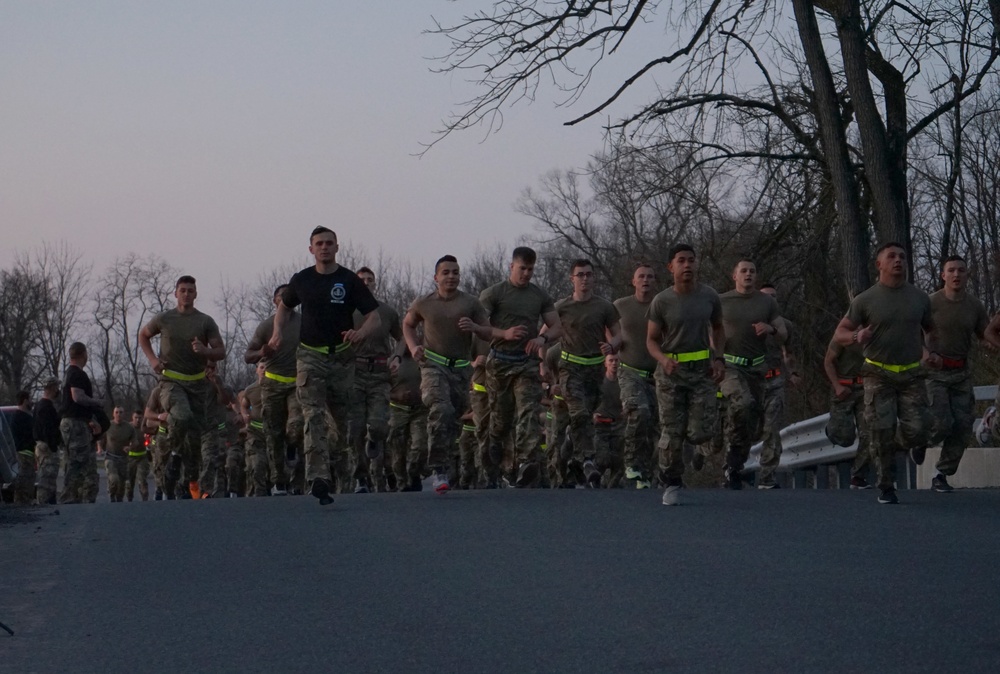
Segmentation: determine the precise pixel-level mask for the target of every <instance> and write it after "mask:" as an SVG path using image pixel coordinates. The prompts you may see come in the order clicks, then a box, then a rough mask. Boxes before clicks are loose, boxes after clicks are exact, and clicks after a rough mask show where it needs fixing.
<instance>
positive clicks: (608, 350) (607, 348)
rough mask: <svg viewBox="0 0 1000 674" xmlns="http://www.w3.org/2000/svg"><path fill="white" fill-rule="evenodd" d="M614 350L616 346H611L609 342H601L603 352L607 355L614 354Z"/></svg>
mask: <svg viewBox="0 0 1000 674" xmlns="http://www.w3.org/2000/svg"><path fill="white" fill-rule="evenodd" d="M614 352H615V347H613V346H611V345H610V344H608V343H607V342H601V353H603V354H604V355H605V356H607V355H608V354H612V353H614Z"/></svg>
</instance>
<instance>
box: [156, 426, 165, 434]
mask: <svg viewBox="0 0 1000 674" xmlns="http://www.w3.org/2000/svg"><path fill="white" fill-rule="evenodd" d="M156 432H157V433H163V434H164V435H166V434H167V429H166V428H164V427H163V426H160V427H159V428H157V429H156Z"/></svg>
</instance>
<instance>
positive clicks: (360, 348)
mask: <svg viewBox="0 0 1000 674" xmlns="http://www.w3.org/2000/svg"><path fill="white" fill-rule="evenodd" d="M375 311H377V312H378V317H379V320H380V321H381V322H380V324H379V327H378V329H377V330H376V331H375V332H373V333H372V334H370V335H369V336H368V337H367V338H366V339H365V340H364V341H362V342H361V343H360V344H357V345H355V347H354V354H355V355H356V356H358V357H360V358H387V357H388V356H389V355H390V354H391V353H392V346H393V340H394V339H402V338H403V331H402V329H401V328H400V325H399V312H398V311H396V310H395V309H393V308H392V307H390V306H389V305H388V304H381V303H380V304H379V305H378V309H376V310H375ZM364 322H365V316H364V315H362V313H361V312H360V311H355V312H354V329H355V330H357V329H358V328H360V327H361V324H362V323H364Z"/></svg>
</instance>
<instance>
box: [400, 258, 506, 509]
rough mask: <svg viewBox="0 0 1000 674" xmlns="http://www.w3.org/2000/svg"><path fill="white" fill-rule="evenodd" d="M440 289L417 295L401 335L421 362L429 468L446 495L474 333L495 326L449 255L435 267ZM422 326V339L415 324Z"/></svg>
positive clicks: (489, 332)
mask: <svg viewBox="0 0 1000 674" xmlns="http://www.w3.org/2000/svg"><path fill="white" fill-rule="evenodd" d="M434 283H435V284H436V285H437V290H435V291H434V292H432V293H430V294H428V295H425V296H423V297H418V298H417V299H416V300H414V301H413V304H411V305H410V309H409V311H407V312H406V317H405V318H404V319H403V338H404V339H405V340H406V345H407V347H408V348H409V349H410V354H411V355H412V356H413V359H414V360H415V361H417V362H418V363H420V376H421V381H420V396H421V399H422V400H423V403H424V405H425V406H426V407H427V410H428V416H427V435H428V453H427V467H428V468H430V469H431V470H432V471H433V480H434V481H433V487H434V491H436V492H437V493H439V494H444V493H446V492H447V491H448V490H449V488H450V484H449V482H448V466H449V462H450V457H451V454H452V452H453V451H454V447H455V440H456V438H457V432H456V431H457V430H458V427H459V426H458V424H459V417H460V416H461V415H462V414H463V413H464V411H465V410H466V409H468V407H469V388H470V383H471V376H472V372H471V370H472V368H471V365H472V363H471V361H470V359H471V357H472V337H473V335H477V336H479V337H480V338H481V339H490V338H491V337H492V336H493V328H491V327H490V326H489V324H488V323H487V321H488V318H487V315H486V310H485V309H484V308H483V305H482V304H481V303H480V302H479V300H478V299H477V298H476V297H475V296H474V295H470V294H468V293H466V292H463V291H461V290H459V289H458V284H459V267H458V260H456V259H455V258H454V257H453V256H451V255H445V256H444V257H442V258H441V259H439V260H438V261H437V263H436V264H435V265H434ZM421 324H423V326H424V337H423V341H422V342H421V340H420V336H419V335H418V334H417V327H418V326H419V325H421Z"/></svg>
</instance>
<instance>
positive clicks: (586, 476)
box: [556, 260, 622, 487]
mask: <svg viewBox="0 0 1000 674" xmlns="http://www.w3.org/2000/svg"><path fill="white" fill-rule="evenodd" d="M570 279H571V280H572V282H573V294H572V295H570V296H569V297H565V298H563V299H561V300H559V302H558V303H557V304H556V311H557V312H558V314H559V321H560V323H561V327H562V335H561V337H560V342H561V344H562V351H561V352H560V354H559V358H560V360H559V387H560V388H561V389H562V394H563V396H564V397H565V398H566V407H567V409H568V411H569V441H570V443H571V445H572V448H571V452H572V454H571V456H570V457H568V460H567V462H566V468H565V471H566V474H565V475H564V476H562V477H563V478H564V479H563V481H564V482H565V483H566V484H583V483H586V484H589V485H590V486H591V487H599V486H600V484H601V474H600V473H599V472H598V471H597V467H596V466H595V465H594V419H593V416H594V411H595V410H596V409H597V404H598V402H600V397H601V380H602V379H603V378H604V357H605V356H606V355H607V354H609V353H615V352H617V351H618V347H619V346H621V339H622V336H621V323H620V322H619V319H618V310H617V309H615V305H613V304H612V303H611V302H609V301H607V300H606V299H604V298H603V297H598V296H596V295H594V290H593V288H594V265H593V264H591V262H590V261H589V260H576V261H575V262H574V263H573V266H572V267H571V268H570Z"/></svg>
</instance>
